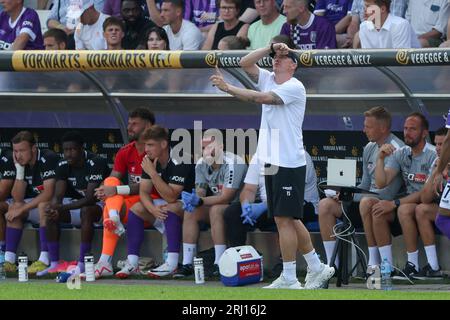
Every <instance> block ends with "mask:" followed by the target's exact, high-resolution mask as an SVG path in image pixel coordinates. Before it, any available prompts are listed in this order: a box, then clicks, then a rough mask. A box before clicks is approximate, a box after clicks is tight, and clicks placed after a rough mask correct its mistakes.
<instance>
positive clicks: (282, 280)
mask: <svg viewBox="0 0 450 320" xmlns="http://www.w3.org/2000/svg"><path fill="white" fill-rule="evenodd" d="M268 54H271V56H272V57H273V72H269V71H267V70H264V69H260V68H259V67H258V66H257V65H256V63H257V62H258V61H259V60H260V59H262V58H263V57H265V56H266V55H268ZM240 64H241V67H242V68H243V69H244V71H245V72H246V73H247V74H248V75H249V77H250V78H251V79H252V80H253V81H254V82H256V83H257V84H258V87H259V89H260V90H261V91H255V90H248V89H243V88H238V87H235V86H233V85H231V84H229V83H226V82H225V81H224V79H223V76H222V74H221V73H220V71H219V70H218V69H217V74H216V75H213V76H211V78H210V79H211V82H212V83H213V85H215V86H216V87H217V88H219V89H220V90H222V91H224V92H227V93H229V94H231V95H233V96H234V97H236V98H238V99H240V100H243V101H249V102H255V103H258V104H262V118H261V127H260V132H259V141H258V148H257V156H258V160H259V161H262V162H264V163H265V179H266V180H265V184H266V193H267V206H268V212H269V216H273V217H274V219H275V223H276V224H277V229H278V232H279V239H280V248H281V255H282V259H283V273H282V274H281V276H280V277H279V278H278V279H276V280H275V281H274V282H273V283H272V284H271V285H269V286H266V287H264V288H267V289H281V288H285V289H304V288H306V289H319V288H321V287H323V286H324V285H325V284H326V283H327V282H328V280H329V279H330V278H331V277H332V276H333V274H334V271H335V270H334V268H333V267H329V266H328V265H325V264H323V263H321V262H320V260H319V257H318V255H317V254H316V252H315V250H314V247H313V245H312V242H311V237H310V235H309V233H308V230H307V229H306V228H305V226H304V225H303V223H302V222H301V220H300V219H301V218H302V217H303V206H302V205H301V204H302V203H303V200H304V190H305V175H306V159H305V150H304V148H303V134H302V124H303V117H304V114H305V108H306V91H305V87H304V86H303V84H302V83H301V82H300V81H299V80H298V79H296V78H295V77H294V73H295V70H296V69H297V67H298V65H299V60H298V56H297V54H296V53H295V52H294V51H292V50H291V49H289V47H288V46H287V45H286V44H284V43H274V44H271V45H270V46H267V47H264V48H260V49H257V50H255V51H253V52H251V53H249V54H248V55H246V56H245V57H243V58H242V59H241V62H240ZM297 251H300V252H301V253H302V254H303V256H304V258H305V260H306V262H307V264H308V274H307V275H306V284H305V287H302V285H301V284H300V282H299V281H298V280H297V274H296V270H297V267H296V256H297Z"/></svg>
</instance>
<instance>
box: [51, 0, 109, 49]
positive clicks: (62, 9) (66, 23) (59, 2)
mask: <svg viewBox="0 0 450 320" xmlns="http://www.w3.org/2000/svg"><path fill="white" fill-rule="evenodd" d="M103 2H104V0H95V1H94V6H95V8H96V9H97V11H101V10H102V8H103ZM71 3H72V0H53V4H52V7H51V10H50V13H49V15H48V17H47V27H48V29H60V30H63V31H64V32H65V33H66V34H67V36H68V40H67V47H66V48H67V49H69V50H73V49H75V40H74V32H75V27H76V23H74V21H72V19H70V18H69V17H68V14H69V11H70V10H69V9H70V5H71Z"/></svg>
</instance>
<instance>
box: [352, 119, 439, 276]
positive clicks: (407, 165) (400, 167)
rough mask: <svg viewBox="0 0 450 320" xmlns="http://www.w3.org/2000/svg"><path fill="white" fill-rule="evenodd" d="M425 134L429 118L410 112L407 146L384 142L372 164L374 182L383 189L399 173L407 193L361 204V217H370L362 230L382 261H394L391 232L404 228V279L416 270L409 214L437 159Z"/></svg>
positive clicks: (406, 126)
mask: <svg viewBox="0 0 450 320" xmlns="http://www.w3.org/2000/svg"><path fill="white" fill-rule="evenodd" d="M427 135H428V120H427V119H426V118H425V116H424V115H423V114H421V113H419V112H413V113H411V114H410V115H409V116H408V117H407V118H406V120H405V123H404V127H403V136H404V138H405V144H406V145H405V146H403V147H401V148H399V149H397V148H396V147H394V146H393V145H392V144H383V145H382V146H381V148H380V150H379V152H378V158H377V162H376V164H375V183H376V185H377V186H378V187H379V188H384V187H386V186H388V185H389V184H390V183H391V182H392V181H393V179H394V178H395V177H396V176H397V175H398V174H399V173H400V174H401V176H402V178H403V182H404V184H405V186H406V196H404V197H402V198H399V199H396V200H394V201H388V200H378V199H375V198H363V199H362V200H361V204H360V209H361V215H362V216H363V219H364V216H365V215H366V216H368V215H370V216H371V223H372V224H371V226H368V225H367V224H364V227H365V229H364V230H365V232H366V233H367V232H368V233H370V234H373V235H374V239H375V243H376V245H377V247H378V250H379V252H380V255H381V261H383V260H384V259H386V260H387V261H388V262H389V263H390V264H391V265H392V264H393V260H392V239H391V233H392V235H394V236H398V235H400V234H401V233H402V231H403V235H404V241H405V244H406V250H407V253H408V261H407V263H406V265H405V268H404V269H403V273H404V274H405V275H406V277H407V278H412V277H414V276H415V275H417V273H418V271H419V269H418V268H419V263H418V259H419V255H418V252H417V229H416V226H415V224H414V221H413V220H412V217H414V211H415V208H416V205H417V204H418V203H419V202H420V194H421V190H422V189H423V186H424V184H425V181H426V180H427V177H428V176H429V174H430V173H431V172H430V168H431V166H432V165H433V162H434V160H435V159H436V151H435V148H434V146H432V145H430V144H428V143H427V142H426V137H427ZM385 158H387V159H386V160H385ZM385 163H386V164H385ZM404 277H405V276H404V275H400V276H395V278H400V279H405V278H404Z"/></svg>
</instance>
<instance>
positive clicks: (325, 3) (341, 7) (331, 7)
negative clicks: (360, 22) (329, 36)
mask: <svg viewBox="0 0 450 320" xmlns="http://www.w3.org/2000/svg"><path fill="white" fill-rule="evenodd" d="M352 3H353V0H317V3H316V7H315V8H314V14H315V15H318V16H324V17H325V18H327V19H328V21H330V22H331V23H332V24H333V25H336V24H337V23H338V22H339V21H341V20H342V19H343V18H345V17H347V15H348V14H351V12H352Z"/></svg>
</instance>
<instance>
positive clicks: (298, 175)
mask: <svg viewBox="0 0 450 320" xmlns="http://www.w3.org/2000/svg"><path fill="white" fill-rule="evenodd" d="M265 166H266V167H268V166H270V165H267V164H266V165H265ZM273 167H274V166H272V169H273ZM305 176H306V166H302V167H298V168H284V167H278V172H277V173H276V174H274V175H265V182H266V193H267V207H268V211H267V213H268V216H269V217H292V218H294V219H302V218H303V205H302V204H303V199H304V193H305Z"/></svg>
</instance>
